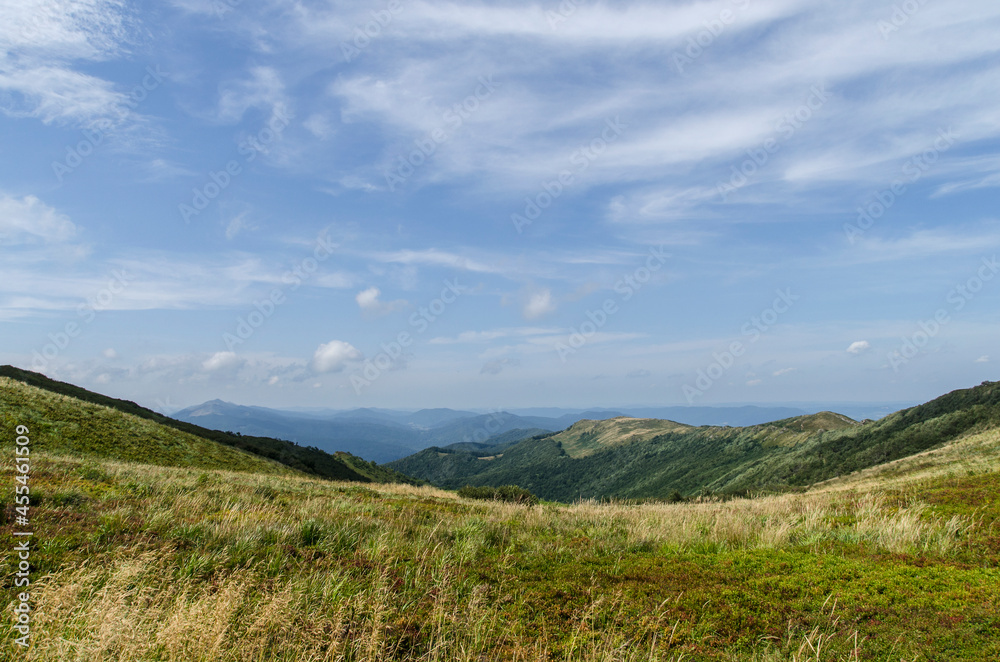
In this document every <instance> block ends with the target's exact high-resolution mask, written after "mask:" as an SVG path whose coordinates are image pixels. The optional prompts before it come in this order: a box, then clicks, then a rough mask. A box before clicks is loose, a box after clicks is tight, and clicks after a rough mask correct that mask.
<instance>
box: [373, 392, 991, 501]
mask: <svg viewBox="0 0 1000 662" xmlns="http://www.w3.org/2000/svg"><path fill="white" fill-rule="evenodd" d="M997 427H1000V384H998V383H996V382H985V383H984V384H982V385H981V386H978V387H975V388H972V389H965V390H960V391H954V392H952V393H949V394H947V395H945V396H942V397H940V398H937V399H936V400H933V401H931V402H929V403H927V404H924V405H919V406H917V407H913V408H910V409H906V410H903V411H900V412H896V413H895V414H892V415H890V416H887V417H885V418H883V419H881V420H879V421H875V422H868V423H864V424H862V423H858V422H857V421H854V420H852V419H850V418H848V417H847V416H843V415H841V414H836V413H833V412H820V413H816V414H810V415H806V416H795V417H791V418H786V419H782V420H778V421H773V422H771V423H767V424H761V425H753V426H744V427H720V426H700V427H693V426H690V425H684V424H681V423H677V422H674V421H669V420H659V419H635V418H614V419H610V420H605V421H580V422H578V423H576V424H574V425H573V426H571V427H570V428H568V429H566V430H564V431H562V432H558V433H549V434H543V435H536V436H534V437H532V438H529V439H525V440H523V441H521V442H518V443H515V444H513V445H510V446H508V447H506V448H504V449H503V452H502V453H498V452H497V451H496V450H495V449H490V448H479V449H475V448H473V449H465V448H456V447H450V448H447V447H446V448H442V447H438V448H429V449H426V450H424V451H421V452H420V453H416V454H414V455H412V456H410V457H407V458H403V459H401V460H398V461H396V462H392V463H390V464H389V465H388V466H390V467H392V468H393V469H396V470H398V471H402V472H404V473H407V474H409V475H413V476H416V477H420V478H424V479H426V480H430V481H432V482H434V483H435V484H438V485H440V486H442V487H448V488H457V487H461V486H463V485H466V484H469V485H492V486H499V485H505V484H512V485H518V486H520V487H523V488H526V489H529V490H531V491H532V492H534V493H535V494H537V495H538V496H540V497H542V498H545V499H551V500H557V501H572V500H574V499H578V498H581V497H584V498H624V499H644V498H666V497H668V496H670V495H671V494H672V493H673V492H674V491H675V490H676V491H678V492H680V493H681V494H682V495H695V494H698V493H701V492H713V493H724V494H737V493H739V494H743V493H747V492H750V491H764V490H774V491H780V490H788V489H794V488H798V487H804V486H807V485H809V484H812V483H816V482H819V481H823V480H828V479H830V478H834V477H836V476H840V475H846V474H850V473H851V472H854V471H859V470H863V469H866V468H868V467H873V466H876V465H880V464H883V463H886V462H891V461H893V460H897V459H899V458H904V457H907V456H911V455H914V454H916V453H920V452H923V451H926V450H928V449H932V448H935V447H938V446H940V445H942V444H944V443H947V442H949V441H953V440H956V439H959V438H961V437H962V436H964V435H968V434H973V433H976V432H981V431H984V430H988V429H993V428H997Z"/></svg>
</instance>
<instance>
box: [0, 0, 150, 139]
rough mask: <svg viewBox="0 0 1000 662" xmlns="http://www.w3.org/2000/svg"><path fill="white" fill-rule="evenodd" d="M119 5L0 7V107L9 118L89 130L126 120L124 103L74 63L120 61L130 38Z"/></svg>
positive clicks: (113, 0) (81, 1) (42, 1)
mask: <svg viewBox="0 0 1000 662" xmlns="http://www.w3.org/2000/svg"><path fill="white" fill-rule="evenodd" d="M129 12H130V9H129V8H128V7H127V5H126V3H125V2H123V1H121V0H71V1H69V2H58V3H56V2H51V1H49V0H21V1H19V2H6V3H3V5H2V6H0V53H2V55H0V90H3V91H5V92H6V93H7V94H5V95H3V97H4V98H3V101H2V102H0V107H2V109H3V110H4V111H5V112H6V113H7V114H9V115H13V116H15V117H34V118H37V119H40V120H41V121H43V122H45V123H53V122H55V123H73V124H77V125H80V126H90V125H91V124H93V122H94V121H96V120H98V119H103V120H111V121H113V122H117V121H119V120H121V119H123V118H124V117H126V116H128V115H129V114H130V112H131V111H130V109H129V108H128V101H129V100H128V97H127V95H126V94H124V93H123V92H120V91H118V90H116V89H115V88H114V85H113V84H111V83H110V82H108V81H106V80H103V79H101V78H98V77H96V76H93V75H91V74H89V73H83V72H81V71H80V70H79V69H78V65H77V63H79V62H100V61H105V60H111V59H115V58H117V57H118V56H119V55H121V54H122V52H123V50H124V45H125V44H127V42H128V41H129V39H130V37H129V34H130V32H131V31H132V29H133V28H132V18H131V16H130V14H129Z"/></svg>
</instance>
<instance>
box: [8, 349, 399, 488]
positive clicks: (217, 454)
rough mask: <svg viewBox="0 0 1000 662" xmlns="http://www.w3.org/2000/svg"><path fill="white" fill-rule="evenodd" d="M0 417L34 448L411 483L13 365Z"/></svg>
mask: <svg viewBox="0 0 1000 662" xmlns="http://www.w3.org/2000/svg"><path fill="white" fill-rule="evenodd" d="M0 416H2V422H3V423H4V424H5V425H7V426H8V429H10V428H12V427H13V426H14V425H18V424H23V425H28V426H29V428H30V429H32V431H33V435H34V436H33V443H35V444H36V447H37V448H38V449H39V450H44V451H47V452H50V453H54V454H61V455H71V456H78V457H103V458H111V459H117V460H124V461H131V462H143V463H149V464H158V465H162V466H184V467H199V468H207V469H220V468H226V469H230V470H235V471H251V472H264V473H276V472H277V473H282V472H293V473H304V474H309V475H313V476H318V477H321V478H327V479H334V480H348V481H359V482H413V481H412V480H411V479H410V478H408V477H406V476H403V475H401V474H398V473H397V472H395V471H392V470H390V469H386V468H383V467H378V466H376V465H375V464H373V463H371V462H367V461H365V460H362V459H361V458H359V457H355V456H352V455H350V454H348V453H336V454H334V455H331V454H328V453H325V452H323V451H322V450H319V449H316V448H309V447H302V446H298V445H296V444H294V443H291V442H289V441H283V440H280V439H271V438H267V437H253V436H243V435H239V434H228V433H225V432H219V431H216V430H209V429H206V428H202V427H199V426H197V425H192V424H191V423H186V422H183V421H177V420H174V419H171V418H168V417H166V416H163V415H161V414H158V413H156V412H154V411H151V410H149V409H145V408H143V407H140V406H139V405H137V404H135V403H134V402H130V401H127V400H118V399H115V398H110V397H107V396H104V395H100V394H98V393H93V392H91V391H87V390H86V389H83V388H80V387H78V386H74V385H72V384H67V383H65V382H59V381H55V380H52V379H49V378H48V377H46V376H44V375H40V374H38V373H34V372H29V371H26V370H20V369H18V368H14V367H12V366H0Z"/></svg>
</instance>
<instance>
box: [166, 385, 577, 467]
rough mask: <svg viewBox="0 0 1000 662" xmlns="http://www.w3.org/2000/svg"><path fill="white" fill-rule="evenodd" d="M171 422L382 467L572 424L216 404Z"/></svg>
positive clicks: (440, 412) (461, 414)
mask: <svg viewBox="0 0 1000 662" xmlns="http://www.w3.org/2000/svg"><path fill="white" fill-rule="evenodd" d="M174 418H177V419H178V420H182V421H186V422H189V423H195V424H197V425H200V426H204V427H207V428H212V429H215V430H226V431H231V432H239V433H240V434H251V435H264V436H268V437H277V438H279V439H288V440H290V441H294V442H296V443H298V444H303V445H311V446H315V447H317V448H320V449H322V450H325V451H327V452H329V453H333V452H337V451H343V452H347V453H351V454H353V455H358V456H360V457H363V458H365V459H367V460H371V461H374V462H379V463H384V462H390V461H392V460H397V459H399V458H402V457H405V456H407V455H411V454H412V453H414V452H415V451H419V450H422V449H424V448H427V447H429V446H437V445H449V444H453V443H461V442H468V443H481V442H484V441H486V440H487V439H489V438H490V437H492V436H494V435H496V434H500V433H503V432H509V431H511V430H517V429H539V430H542V431H551V432H555V431H557V430H562V429H563V428H565V427H567V426H569V425H570V424H571V422H572V421H569V422H567V421H562V420H559V419H553V418H545V417H538V416H515V415H514V414H511V413H509V412H497V413H493V414H475V413H473V412H468V411H460V410H455V409H421V410H420V411H416V412H401V411H393V410H388V409H367V408H365V409H353V410H350V411H345V412H336V413H334V414H332V415H330V416H327V417H318V416H317V415H316V414H308V415H304V414H301V413H295V412H290V411H282V410H278V409H268V408H266V407H247V406H243V405H235V404H232V403H228V402H223V401H221V400H211V401H209V402H205V403H202V404H200V405H196V406H194V407H188V408H187V409H182V410H181V411H178V412H176V413H175V414H174Z"/></svg>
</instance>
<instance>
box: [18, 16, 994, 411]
mask: <svg viewBox="0 0 1000 662" xmlns="http://www.w3.org/2000/svg"><path fill="white" fill-rule="evenodd" d="M998 33H1000V5H997V3H995V2H992V1H991V2H987V1H986V0H957V1H952V2H947V3H945V2H930V1H927V2H919V1H918V0H910V1H909V2H903V3H899V2H897V3H891V2H870V1H865V2H857V1H851V0H848V1H845V2H837V3H816V2H808V1H806V0H770V1H765V0H719V1H709V2H684V3H679V2H661V3H627V2H621V3H614V4H609V3H599V2H592V1H582V0H581V1H580V2H573V1H572V0H565V1H563V2H562V3H559V2H555V1H554V0H553V1H552V2H543V3H524V2H495V3H447V2H420V1H414V0H391V1H388V2H384V1H382V0H377V1H375V2H362V3H357V2H268V1H266V0H263V1H260V2H251V1H250V0H243V1H242V2H239V1H237V0H218V1H214V0H209V1H205V2H196V1H194V0H176V1H175V2H172V3H169V2H165V3H155V4H154V3H130V2H121V1H111V0H107V1H106V0H81V1H78V2H63V1H54V0H37V1H26V2H18V3H6V4H5V5H4V6H3V7H2V8H0V40H2V51H0V52H2V55H0V110H2V113H0V126H2V129H0V256H2V261H0V329H2V336H0V338H2V343H0V361H2V362H4V363H13V364H15V365H18V366H21V367H25V368H31V369H36V370H40V371H42V372H45V373H46V374H48V375H50V376H53V377H56V378H58V379H63V380H67V381H71V382H74V383H77V384H80V385H83V386H85V387H88V388H93V389H96V390H98V391H101V392H104V393H109V394H113V395H116V396H120V397H127V398H129V399H133V400H136V401H138V402H140V403H142V404H146V405H149V406H153V407H157V408H160V409H164V408H171V407H179V406H185V405H190V404H195V403H198V402H201V401H203V400H207V399H211V398H215V397H220V398H223V399H226V400H230V401H234V402H239V403H244V404H262V405H270V406H279V407H280V406H293V405H301V406H326V407H335V408H351V407H356V406H382V407H425V406H451V407H479V408H487V409H489V408H503V407H518V406H520V407H524V406H534V405H538V406H580V407H585V406H597V405H602V406H625V405H630V404H636V405H638V404H663V405H673V404H686V403H690V404H698V405H711V404H718V403H737V402H756V403H765V402H774V403H777V402H790V401H796V402H802V401H815V402H824V401H869V400H877V401H914V402H916V401H921V400H925V399H929V398H931V397H934V396H936V395H939V394H941V393H943V392H945V391H948V390H951V389H954V388H961V387H967V386H971V385H974V384H978V383H979V382H980V381H983V380H984V379H996V378H997V364H998V363H1000V347H998V346H997V337H998V334H997V331H998V322H1000V306H998V304H1000V278H996V276H997V272H998V270H1000V266H998V265H997V263H996V256H997V255H998V254H1000V222H998V206H997V202H998V199H1000V196H998V187H1000V86H998V85H997V81H998V73H1000V69H998V64H1000V52H998V51H1000V41H998V40H997V39H996V35H997V34H998Z"/></svg>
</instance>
